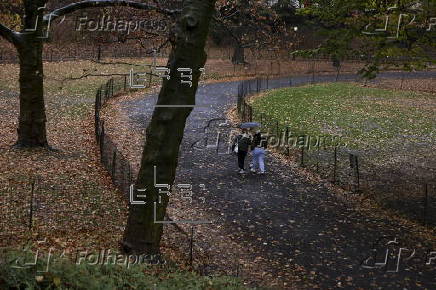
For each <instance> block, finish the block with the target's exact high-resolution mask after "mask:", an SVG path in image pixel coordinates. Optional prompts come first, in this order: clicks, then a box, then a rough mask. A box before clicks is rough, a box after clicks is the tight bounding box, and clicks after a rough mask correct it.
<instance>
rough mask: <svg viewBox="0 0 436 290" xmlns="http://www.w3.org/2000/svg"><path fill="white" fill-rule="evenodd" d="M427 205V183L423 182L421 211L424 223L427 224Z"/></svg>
mask: <svg viewBox="0 0 436 290" xmlns="http://www.w3.org/2000/svg"><path fill="white" fill-rule="evenodd" d="M427 207H428V184H427V183H425V184H424V212H423V220H424V225H427Z"/></svg>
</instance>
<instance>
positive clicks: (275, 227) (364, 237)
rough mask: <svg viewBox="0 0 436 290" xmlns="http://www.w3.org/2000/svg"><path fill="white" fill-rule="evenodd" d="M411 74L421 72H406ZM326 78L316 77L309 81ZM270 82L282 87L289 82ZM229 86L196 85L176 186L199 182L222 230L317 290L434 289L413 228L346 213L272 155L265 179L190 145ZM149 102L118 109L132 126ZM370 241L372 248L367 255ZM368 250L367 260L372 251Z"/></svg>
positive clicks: (423, 246) (217, 114) (228, 100)
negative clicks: (299, 271)
mask: <svg viewBox="0 0 436 290" xmlns="http://www.w3.org/2000/svg"><path fill="white" fill-rule="evenodd" d="M383 76H384V77H396V76H399V74H395V73H388V74H384V75H383ZM417 76H421V75H418V74H414V75H413V77H417ZM422 76H423V77H424V76H425V77H428V76H429V75H428V74H425V75H422ZM434 76H435V74H434V73H432V74H430V77H434ZM343 78H344V77H343ZM343 78H342V79H343ZM353 78H354V77H353V76H348V77H346V79H353ZM333 79H334V76H324V77H317V79H316V82H321V81H331V80H333ZM274 81H275V82H279V81H280V82H287V83H289V79H281V80H274ZM310 81H311V76H301V77H295V78H293V79H292V84H293V85H297V84H303V83H306V82H310ZM237 85H238V82H227V83H216V84H209V85H203V86H200V87H199V90H198V92H197V103H198V104H200V105H208V106H205V107H199V108H195V109H194V111H193V112H192V114H191V116H190V117H189V120H188V122H187V128H186V131H185V137H184V139H183V144H182V148H181V157H180V163H179V167H178V172H177V175H178V176H183V181H184V183H191V184H201V183H203V184H205V185H206V187H207V188H208V189H209V190H210V193H209V195H208V196H207V197H206V200H207V202H208V204H207V206H208V207H212V208H213V209H214V211H216V212H217V213H219V214H221V213H223V214H224V219H225V225H226V226H227V227H228V228H229V230H230V231H234V233H235V237H236V238H237V239H240V240H241V241H246V242H247V243H248V244H251V245H252V246H253V247H255V248H256V249H258V251H259V255H262V256H264V257H268V258H269V259H271V260H275V261H279V262H280V263H281V264H282V265H283V268H284V269H285V268H286V267H287V266H286V265H289V264H298V265H299V266H302V267H304V268H305V269H306V271H307V273H310V275H308V277H302V284H301V285H307V283H306V282H308V283H309V284H312V285H314V286H313V287H319V288H322V289H333V288H337V287H339V288H352V289H356V288H357V289H359V288H361V289H369V288H375V289H376V288H380V289H426V288H427V289H436V276H435V273H436V272H435V270H436V253H434V254H433V257H435V258H434V259H433V261H432V263H431V264H430V265H426V262H427V261H428V260H429V258H428V257H427V254H428V252H427V251H428V250H434V251H436V248H433V249H432V246H431V245H429V244H427V243H426V242H425V241H422V240H419V238H417V237H416V235H415V231H416V229H415V228H413V227H407V226H404V225H401V224H399V223H398V222H395V221H393V220H390V219H389V218H387V217H386V218H371V217H369V216H367V215H365V213H363V212H360V211H357V210H354V209H352V208H350V207H349V206H347V205H345V204H344V203H343V202H341V201H340V200H339V199H337V197H336V196H335V195H334V194H332V193H331V192H329V190H328V189H327V188H325V187H324V186H323V185H318V184H310V183H307V182H305V181H304V180H303V178H301V177H300V176H299V175H298V174H297V173H296V172H295V171H294V170H293V169H292V168H290V167H288V166H286V165H284V164H283V163H281V162H280V161H279V160H276V159H275V158H273V157H272V156H269V157H268V159H267V171H268V174H266V175H264V176H258V175H252V174H246V175H244V176H240V175H238V174H236V169H237V168H236V159H235V157H234V156H233V155H229V154H227V155H225V154H217V152H216V151H215V150H214V149H204V148H203V150H197V149H193V148H192V147H191V145H192V144H193V143H195V142H196V141H198V140H199V138H201V137H199V136H202V134H204V128H205V127H206V126H207V123H208V121H209V120H211V119H214V118H223V117H224V113H225V111H226V110H227V109H228V108H229V107H230V106H232V105H234V104H235V103H236V93H237ZM155 100H156V99H155V97H154V98H144V99H141V100H138V101H129V102H126V103H125V104H124V105H125V106H126V110H127V111H128V113H129V115H130V117H131V119H132V121H133V122H132V123H133V125H134V126H139V127H144V126H145V125H146V124H147V120H148V119H149V117H150V115H151V111H152V109H153V108H152V105H153V104H154V102H155ZM220 122H222V121H217V122H216V123H220ZM212 127H214V128H216V127H217V126H212ZM211 136H212V135H211ZM196 147H198V146H196ZM199 149H202V148H201V147H199ZM220 151H224V149H223V150H220ZM394 239H396V241H397V242H398V244H395V243H391V245H390V246H389V249H390V252H389V253H390V254H389V257H388V262H387V264H386V265H385V266H383V265H384V264H383V261H384V260H385V259H384V255H385V253H386V248H387V246H386V245H385V244H386V243H387V242H388V241H391V240H394ZM377 241H379V242H378V246H376V247H375V248H377V251H373V250H372V249H373V248H374V244H377ZM401 247H402V248H407V249H408V250H402V256H401V259H400V263H399V269H398V271H397V269H396V265H397V263H396V259H397V258H398V252H399V249H400V248H401ZM409 249H410V250H409ZM413 249H414V250H415V253H414V255H413V256H412V253H413ZM376 252H377V256H376V257H375V260H376V261H374V257H373V256H372V254H373V253H376ZM410 256H412V257H411V258H410V259H408V260H406V259H407V258H408V257H410ZM374 262H377V263H379V266H378V267H375V264H374Z"/></svg>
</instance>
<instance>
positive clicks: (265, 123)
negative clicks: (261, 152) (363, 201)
mask: <svg viewBox="0 0 436 290" xmlns="http://www.w3.org/2000/svg"><path fill="white" fill-rule="evenodd" d="M292 85H293V80H292V78H281V79H274V80H271V79H269V78H266V79H260V78H257V79H253V80H245V81H242V82H241V83H240V85H239V88H238V99H237V100H238V101H237V111H238V114H239V117H240V119H241V120H242V121H243V122H254V121H255V122H259V123H260V124H261V128H262V130H263V131H264V133H266V135H267V136H268V139H269V142H268V144H269V147H273V148H275V149H277V150H278V151H279V152H280V153H282V154H284V155H286V156H288V157H289V158H292V159H293V160H296V161H297V162H298V164H299V165H300V166H301V167H304V168H307V169H308V170H310V171H312V172H316V173H317V174H318V175H319V176H320V177H322V178H324V179H327V180H329V181H330V182H332V183H333V184H336V185H338V186H340V187H341V188H343V189H345V190H347V191H349V192H350V193H357V194H363V195H364V196H365V197H368V198H369V197H371V198H372V199H373V200H375V201H376V202H377V203H378V204H380V205H382V206H383V207H385V208H387V209H391V210H394V211H395V212H397V213H400V214H401V215H404V216H406V217H408V218H410V219H413V220H416V221H419V222H422V223H423V224H426V225H432V226H434V225H436V213H435V209H436V204H435V192H436V184H435V183H434V176H436V172H435V169H434V168H428V167H427V168H418V166H417V165H416V164H410V163H409V164H405V163H401V164H400V166H398V165H396V166H395V165H387V164H386V165H382V166H381V165H380V164H377V163H376V162H374V161H375V160H374V158H375V157H374V156H371V155H368V154H367V155H365V154H364V153H362V152H361V151H358V150H352V149H350V148H347V147H346V146H343V145H344V144H342V141H341V139H340V138H339V137H337V136H328V135H323V136H309V135H307V134H305V133H304V132H302V131H301V130H298V129H297V128H292V126H291V125H290V124H283V123H281V122H279V121H278V120H277V119H275V118H272V117H271V116H268V115H267V114H266V113H265V112H262V111H261V110H256V109H254V108H253V106H251V105H250V104H249V103H247V97H249V96H251V95H254V94H258V93H260V92H262V91H265V90H269V89H277V88H282V87H290V86H292ZM392 158H395V156H392Z"/></svg>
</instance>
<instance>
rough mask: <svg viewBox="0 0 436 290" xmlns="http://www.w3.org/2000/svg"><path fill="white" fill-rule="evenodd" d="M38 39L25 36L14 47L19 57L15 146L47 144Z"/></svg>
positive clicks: (40, 51) (40, 54)
mask: <svg viewBox="0 0 436 290" xmlns="http://www.w3.org/2000/svg"><path fill="white" fill-rule="evenodd" d="M42 47H43V43H42V40H41V39H38V38H35V37H34V36H33V37H32V36H29V37H28V38H26V40H25V42H24V44H23V45H22V46H20V47H18V55H19V59H20V117H19V124H18V140H17V143H16V146H19V147H37V146H48V144H47V134H46V114H45V104H44V82H43V75H44V71H43V64H42Z"/></svg>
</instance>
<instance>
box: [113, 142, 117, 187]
mask: <svg viewBox="0 0 436 290" xmlns="http://www.w3.org/2000/svg"><path fill="white" fill-rule="evenodd" d="M116 167H117V149H116V148H115V149H114V153H113V155H112V182H113V183H115V171H116Z"/></svg>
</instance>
